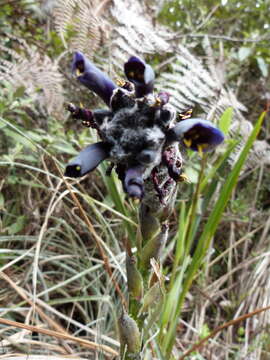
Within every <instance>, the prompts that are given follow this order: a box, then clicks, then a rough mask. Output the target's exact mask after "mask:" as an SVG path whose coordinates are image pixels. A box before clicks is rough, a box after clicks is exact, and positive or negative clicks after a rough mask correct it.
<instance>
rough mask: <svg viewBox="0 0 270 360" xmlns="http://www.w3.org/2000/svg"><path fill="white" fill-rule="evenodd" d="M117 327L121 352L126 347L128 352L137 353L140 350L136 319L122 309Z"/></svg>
mask: <svg viewBox="0 0 270 360" xmlns="http://www.w3.org/2000/svg"><path fill="white" fill-rule="evenodd" d="M118 327H119V335H120V344H121V353H124V350H125V347H126V348H127V352H128V353H131V354H138V353H139V352H140V350H141V334H140V331H139V328H138V325H137V323H136V321H135V320H133V319H132V318H131V317H130V316H129V315H128V314H127V313H126V312H125V311H123V312H122V314H121V316H120V318H119V320H118Z"/></svg>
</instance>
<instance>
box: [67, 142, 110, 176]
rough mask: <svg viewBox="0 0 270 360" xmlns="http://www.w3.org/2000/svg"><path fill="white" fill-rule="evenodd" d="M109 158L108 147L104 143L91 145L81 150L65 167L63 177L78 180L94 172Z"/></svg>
mask: <svg viewBox="0 0 270 360" xmlns="http://www.w3.org/2000/svg"><path fill="white" fill-rule="evenodd" d="M108 157H109V146H108V144H106V143H104V142H102V141H101V142H99V143H96V144H92V145H89V146H87V147H86V148H85V149H83V150H82V151H81V152H80V153H79V155H78V156H77V157H76V158H75V159H73V160H72V161H71V162H70V163H69V164H68V165H67V167H66V170H65V174H64V175H65V176H68V177H72V178H78V177H81V176H84V175H86V174H87V173H89V172H90V171H92V170H94V169H95V168H96V167H97V166H98V165H99V164H100V163H101V162H102V161H103V160H105V159H106V158H108Z"/></svg>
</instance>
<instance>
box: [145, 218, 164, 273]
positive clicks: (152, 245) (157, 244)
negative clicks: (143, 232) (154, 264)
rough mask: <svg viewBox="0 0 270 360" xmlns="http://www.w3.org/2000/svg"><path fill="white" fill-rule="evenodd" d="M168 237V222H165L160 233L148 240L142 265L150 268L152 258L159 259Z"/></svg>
mask: <svg viewBox="0 0 270 360" xmlns="http://www.w3.org/2000/svg"><path fill="white" fill-rule="evenodd" d="M167 238H168V224H167V223H166V224H163V225H162V227H161V231H160V233H159V234H158V235H157V236H155V237H153V238H152V239H151V240H149V241H148V242H147V244H146V245H145V246H144V248H143V249H142V267H143V268H145V269H146V268H148V267H149V265H150V260H151V259H152V258H154V259H156V260H158V259H159V257H160V253H161V251H162V250H163V248H164V246H165V244H166V241H167Z"/></svg>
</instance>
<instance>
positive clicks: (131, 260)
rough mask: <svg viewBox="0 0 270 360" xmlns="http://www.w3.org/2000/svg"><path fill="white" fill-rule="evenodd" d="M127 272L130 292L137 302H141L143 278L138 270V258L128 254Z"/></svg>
mask: <svg viewBox="0 0 270 360" xmlns="http://www.w3.org/2000/svg"><path fill="white" fill-rule="evenodd" d="M126 270H127V283H128V292H129V293H130V294H131V296H133V297H134V298H135V299H136V300H138V301H139V300H140V299H141V298H142V296H143V278H142V275H141V273H140V272H139V270H138V269H137V261H136V257H135V256H134V255H133V256H129V254H128V253H127V254H126Z"/></svg>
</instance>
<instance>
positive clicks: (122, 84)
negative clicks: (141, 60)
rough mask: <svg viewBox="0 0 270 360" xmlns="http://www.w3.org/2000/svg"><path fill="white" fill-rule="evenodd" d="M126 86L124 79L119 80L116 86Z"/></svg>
mask: <svg viewBox="0 0 270 360" xmlns="http://www.w3.org/2000/svg"><path fill="white" fill-rule="evenodd" d="M125 84H126V82H125V80H123V79H117V80H116V85H117V86H119V87H123V86H125Z"/></svg>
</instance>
